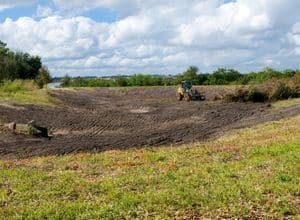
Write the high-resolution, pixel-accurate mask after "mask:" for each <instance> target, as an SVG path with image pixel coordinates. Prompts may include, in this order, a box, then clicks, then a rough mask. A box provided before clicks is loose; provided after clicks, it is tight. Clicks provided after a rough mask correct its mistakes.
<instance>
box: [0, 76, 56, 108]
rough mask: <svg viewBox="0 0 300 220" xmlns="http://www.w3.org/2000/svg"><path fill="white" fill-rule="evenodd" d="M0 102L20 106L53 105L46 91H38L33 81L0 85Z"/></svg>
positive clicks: (18, 81)
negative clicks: (14, 103)
mask: <svg viewBox="0 0 300 220" xmlns="http://www.w3.org/2000/svg"><path fill="white" fill-rule="evenodd" d="M0 101H2V102H3V101H4V102H6V101H9V102H16V103H20V104H37V105H53V104H54V100H53V98H51V97H50V96H49V95H48V91H47V90H46V89H38V88H37V87H36V85H35V84H34V83H33V81H30V80H28V81H26V80H16V81H13V82H9V81H8V82H5V83H4V84H2V85H0Z"/></svg>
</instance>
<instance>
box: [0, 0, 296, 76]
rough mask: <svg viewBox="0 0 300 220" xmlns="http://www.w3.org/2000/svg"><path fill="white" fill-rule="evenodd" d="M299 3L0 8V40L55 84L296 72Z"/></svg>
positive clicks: (132, 0) (103, 0)
mask: <svg viewBox="0 0 300 220" xmlns="http://www.w3.org/2000/svg"><path fill="white" fill-rule="evenodd" d="M299 8H300V1H298V0H289V1H286V0H235V1H229V0H186V1H182V0H163V1H162V0H148V1H140V0H122V1H120V0H94V1H85V0H73V1H65V0H51V1H49V0H0V40H2V41H4V42H6V43H7V44H8V46H9V47H10V48H13V49H14V50H22V51H27V52H29V53H32V54H35V55H39V56H41V57H42V59H43V61H44V63H45V64H46V65H47V66H48V67H49V69H50V70H51V72H52V75H54V76H62V75H65V74H69V75H74V76H77V75H111V74H133V73H137V72H148V73H156V74H175V73H178V72H182V71H183V70H184V69H186V68H187V67H188V66H189V65H196V66H198V67H199V69H200V71H202V72H207V71H212V70H214V69H216V68H218V67H227V68H236V69H238V70H240V71H242V72H247V71H252V70H260V69H262V68H264V67H274V68H278V69H285V68H294V69H296V68H297V69H299V68H300V66H299V59H300V14H299V13H298V9H299Z"/></svg>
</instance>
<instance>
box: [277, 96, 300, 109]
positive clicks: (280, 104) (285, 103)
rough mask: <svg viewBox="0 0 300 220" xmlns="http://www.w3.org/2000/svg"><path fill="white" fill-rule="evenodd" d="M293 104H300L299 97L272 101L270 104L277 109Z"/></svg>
mask: <svg viewBox="0 0 300 220" xmlns="http://www.w3.org/2000/svg"><path fill="white" fill-rule="evenodd" d="M295 105H300V98H296V99H287V100H282V101H278V102H276V103H274V104H273V105H272V106H273V108H275V109H278V108H285V107H291V106H295Z"/></svg>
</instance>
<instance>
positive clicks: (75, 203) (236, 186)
mask: <svg viewBox="0 0 300 220" xmlns="http://www.w3.org/2000/svg"><path fill="white" fill-rule="evenodd" d="M299 170H300V116H298V117H295V118H291V119H286V120H282V121H278V122H270V123H267V124H264V125H259V126H256V127H254V128H251V129H250V128H249V129H243V130H238V131H235V132H232V133H231V134H227V135H225V136H223V137H221V138H219V139H217V140H214V141H210V142H205V143H197V144H196V143H195V144H191V145H185V146H176V147H175V146H174V147H159V148H150V147H149V148H142V149H130V150H124V151H107V152H103V153H98V154H76V155H67V156H61V157H54V156H53V157H44V158H32V159H26V160H2V161H1V160H0V219H18V218H19V219H43V218H47V219H174V218H177V219H184V218H185V219H190V218H197V217H199V218H205V217H206V218H213V219H215V218H234V217H241V218H252V219H254V218H267V219H268V218H270V219H273V218H275V219H282V218H285V217H286V218H288V217H289V218H294V219H297V218H300V189H299V185H300V173H299Z"/></svg>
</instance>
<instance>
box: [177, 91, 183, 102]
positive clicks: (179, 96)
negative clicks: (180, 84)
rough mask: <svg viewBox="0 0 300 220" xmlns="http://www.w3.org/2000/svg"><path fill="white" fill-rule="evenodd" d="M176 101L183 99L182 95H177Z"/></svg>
mask: <svg viewBox="0 0 300 220" xmlns="http://www.w3.org/2000/svg"><path fill="white" fill-rule="evenodd" d="M177 99H178V101H181V100H182V99H183V95H182V94H180V93H178V95H177Z"/></svg>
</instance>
